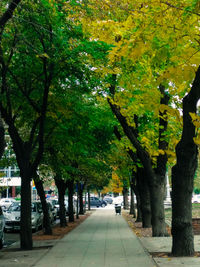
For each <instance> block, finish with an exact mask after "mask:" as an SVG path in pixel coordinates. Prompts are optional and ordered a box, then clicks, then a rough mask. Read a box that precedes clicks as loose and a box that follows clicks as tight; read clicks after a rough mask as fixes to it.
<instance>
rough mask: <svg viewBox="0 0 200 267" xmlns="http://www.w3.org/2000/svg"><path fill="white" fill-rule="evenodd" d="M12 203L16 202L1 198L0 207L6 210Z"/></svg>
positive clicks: (11, 199)
mask: <svg viewBox="0 0 200 267" xmlns="http://www.w3.org/2000/svg"><path fill="white" fill-rule="evenodd" d="M13 202H16V200H15V199H14V198H1V199H0V206H1V207H2V208H4V209H8V208H9V207H10V205H11V204H12V203H13Z"/></svg>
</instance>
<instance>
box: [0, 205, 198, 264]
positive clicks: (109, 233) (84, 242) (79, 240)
mask: <svg viewBox="0 0 200 267" xmlns="http://www.w3.org/2000/svg"><path fill="white" fill-rule="evenodd" d="M171 243H172V240H171V237H157V238H155V237H143V238H140V239H139V238H138V237H136V236H135V234H134V233H133V231H132V230H131V229H130V228H129V226H128V224H127V222H126V221H125V220H124V218H123V217H122V216H121V215H115V212H114V209H108V208H104V209H97V210H96V211H95V212H94V213H93V214H92V215H91V216H89V217H88V218H87V219H86V220H85V221H84V222H83V223H82V224H80V225H79V226H78V227H76V228H75V229H74V230H72V231H71V232H70V233H68V234H67V235H65V237H63V238H62V239H59V240H51V241H35V242H34V249H33V250H31V251H20V250H19V244H15V246H12V247H9V248H7V249H3V250H2V251H1V252H0V267H14V266H15V267H16V266H17V267H31V266H32V267H33V266H34V267H47V266H48V267H64V266H65V267H92V266H94V267H129V266H132V267H157V266H159V267H169V266H170V267H171V266H172V267H184V266H185V267H197V266H199V265H200V258H195V257H179V258H161V257H154V258H153V259H152V257H151V256H150V255H149V253H148V252H170V251H171ZM195 249H196V250H197V251H200V236H195Z"/></svg>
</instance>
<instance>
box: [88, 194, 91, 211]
mask: <svg viewBox="0 0 200 267" xmlns="http://www.w3.org/2000/svg"><path fill="white" fill-rule="evenodd" d="M88 210H91V206H90V190H89V189H88Z"/></svg>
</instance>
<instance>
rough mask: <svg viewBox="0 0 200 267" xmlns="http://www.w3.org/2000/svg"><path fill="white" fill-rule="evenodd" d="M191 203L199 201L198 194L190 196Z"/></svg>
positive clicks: (199, 196)
mask: <svg viewBox="0 0 200 267" xmlns="http://www.w3.org/2000/svg"><path fill="white" fill-rule="evenodd" d="M192 203H200V194H199V195H193V196H192Z"/></svg>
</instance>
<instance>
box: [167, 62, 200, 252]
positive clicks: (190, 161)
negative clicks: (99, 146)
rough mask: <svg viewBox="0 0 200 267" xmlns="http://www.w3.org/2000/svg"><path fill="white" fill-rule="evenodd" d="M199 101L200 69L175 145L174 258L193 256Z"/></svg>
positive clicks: (187, 101)
mask: <svg viewBox="0 0 200 267" xmlns="http://www.w3.org/2000/svg"><path fill="white" fill-rule="evenodd" d="M199 99H200V67H199V68H198V70H197V72H196V75H195V79H194V81H193V84H192V87H191V90H190V91H189V93H188V94H187V95H186V96H185V97H184V98H183V131H182V137H181V140H180V142H179V143H178V144H177V146H176V155H177V163H176V165H175V166H174V167H173V168H172V236H173V244H172V253H173V255H175V256H189V255H193V254H194V240H193V238H194V237H193V230H192V202H191V198H192V192H193V183H194V175H195V171H196V169H197V157H198V149H197V145H196V144H195V142H194V138H195V136H196V133H195V132H196V129H195V125H194V123H193V120H192V118H193V115H192V114H196V112H197V102H198V100H199Z"/></svg>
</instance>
